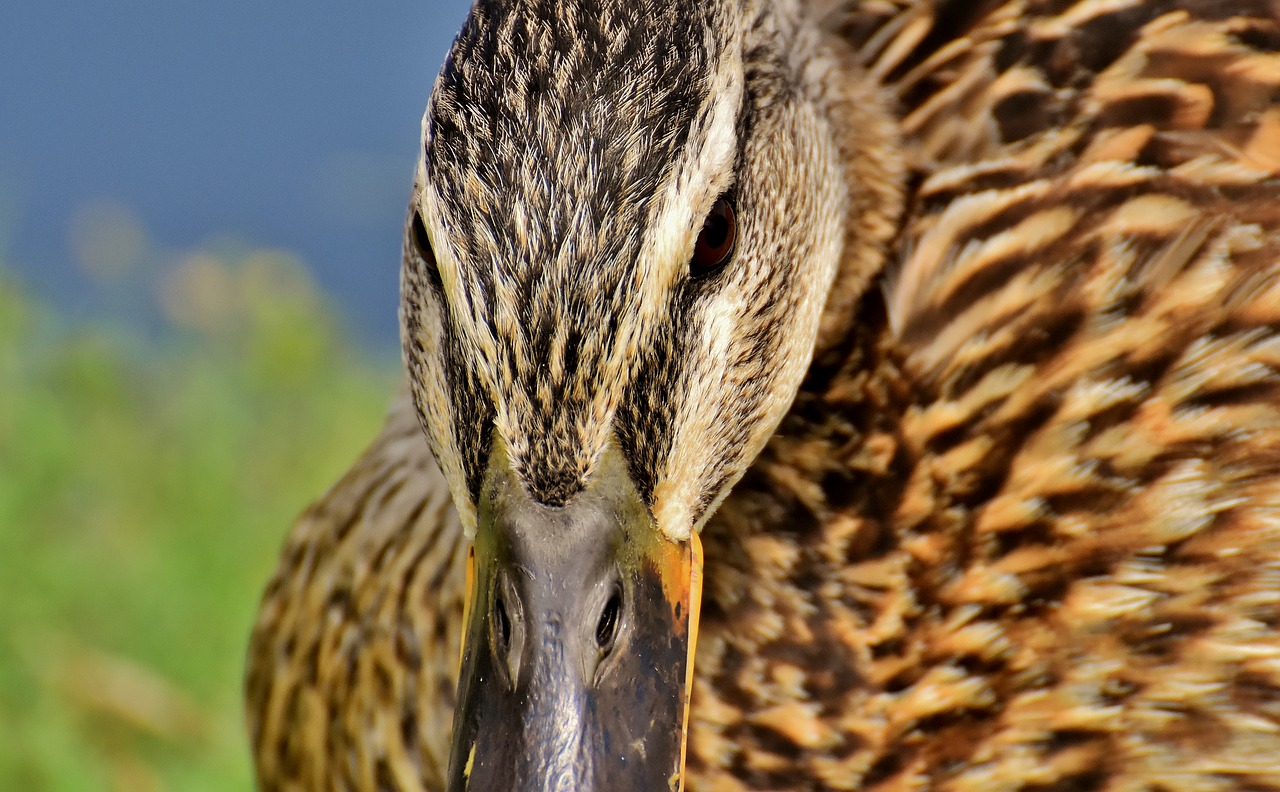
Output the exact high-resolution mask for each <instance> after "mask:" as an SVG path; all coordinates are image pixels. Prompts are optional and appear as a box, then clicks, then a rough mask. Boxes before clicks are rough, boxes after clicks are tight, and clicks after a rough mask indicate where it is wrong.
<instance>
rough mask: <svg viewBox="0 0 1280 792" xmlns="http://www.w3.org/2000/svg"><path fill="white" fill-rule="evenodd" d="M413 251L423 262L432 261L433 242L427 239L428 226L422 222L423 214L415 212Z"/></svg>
mask: <svg viewBox="0 0 1280 792" xmlns="http://www.w3.org/2000/svg"><path fill="white" fill-rule="evenodd" d="M411 234H412V236H411V237H410V238H411V239H412V240H413V250H414V252H415V253H417V254H418V256H419V257H421V258H422V260H423V261H431V259H432V258H433V257H432V255H431V240H430V239H429V238H428V237H427V226H426V224H424V223H423V222H422V212H419V211H417V210H416V209H415V210H414V212H413V228H412V229H411Z"/></svg>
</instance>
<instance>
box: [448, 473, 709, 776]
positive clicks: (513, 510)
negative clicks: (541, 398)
mask: <svg viewBox="0 0 1280 792" xmlns="http://www.w3.org/2000/svg"><path fill="white" fill-rule="evenodd" d="M478 517H479V519H478V527H477V533H476V539H475V542H474V544H473V546H472V555H471V558H470V561H469V574H468V586H469V588H470V591H469V592H468V604H467V609H466V616H465V618H466V632H465V634H464V638H463V649H462V663H461V671H460V675H459V683H458V698H457V705H456V709H455V712H454V722H453V744H452V749H451V754H450V760H449V784H448V789H449V790H450V792H461V791H462V790H476V791H477V792H478V791H480V790H483V791H484V792H535V791H536V792H549V791H550V790H556V791H559V790H574V791H581V792H587V791H589V790H599V791H600V792H604V791H605V790H609V791H610V792H612V791H614V790H617V791H619V792H622V791H624V790H636V792H654V790H670V791H671V792H679V790H681V789H683V787H684V778H683V777H684V754H685V738H686V733H687V727H688V709H689V693H690V685H691V682H692V676H693V656H694V647H695V642H696V637H697V626H698V625H697V619H698V610H699V605H700V595H701V582H702V550H701V545H700V543H699V541H698V538H697V534H696V533H694V534H691V538H690V539H689V540H687V541H683V542H677V541H672V540H670V539H668V538H667V537H666V536H665V535H664V534H663V533H662V532H661V531H660V530H659V529H658V528H657V526H656V525H655V523H654V521H653V519H652V517H651V515H650V513H649V510H648V509H647V507H646V506H645V505H644V503H643V501H642V499H641V498H640V496H639V494H638V492H637V491H636V488H635V486H634V484H633V483H632V481H631V479H630V476H629V475H628V473H627V471H626V465H625V464H624V463H623V462H622V460H621V458H620V456H619V455H618V453H617V452H616V451H612V450H611V451H609V452H607V453H606V455H605V458H604V459H602V461H601V463H600V465H599V466H598V468H597V471H596V473H595V474H594V475H593V476H592V479H591V482H590V484H589V486H588V488H587V489H586V490H584V491H582V492H581V493H579V494H578V495H577V496H575V497H574V498H573V500H571V501H570V502H569V503H568V504H566V505H564V506H560V507H551V506H546V505H543V504H540V503H537V502H535V501H534V500H533V499H531V498H529V497H528V495H527V494H526V493H525V491H524V489H523V487H522V486H521V485H520V483H519V482H518V480H517V479H516V477H515V475H514V474H513V473H512V471H511V469H510V464H509V462H508V461H507V457H506V454H505V453H504V452H503V450H502V449H501V448H498V449H496V450H495V452H494V453H493V455H492V457H491V460H490V465H489V470H488V473H487V475H486V480H485V485H484V487H483V491H482V496H481V503H480V509H479V515H478Z"/></svg>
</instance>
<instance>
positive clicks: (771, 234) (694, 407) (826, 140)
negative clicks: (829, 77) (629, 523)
mask: <svg viewBox="0 0 1280 792" xmlns="http://www.w3.org/2000/svg"><path fill="white" fill-rule="evenodd" d="M757 128H758V130H759V132H758V134H757V136H756V137H755V138H754V139H753V141H752V143H751V145H749V147H748V149H747V152H746V160H747V162H748V163H749V168H748V170H747V174H746V178H747V180H748V182H747V183H744V185H743V190H744V194H745V193H746V192H747V191H750V194H751V200H750V203H749V208H750V213H749V214H745V213H744V214H743V216H742V217H741V222H740V229H741V232H742V237H741V238H740V240H739V244H740V245H741V246H742V247H740V248H739V258H738V260H736V261H734V262H732V263H731V264H730V266H731V267H734V268H735V270H734V272H735V274H734V276H733V279H732V282H729V283H726V284H725V285H724V286H723V287H721V291H720V293H719V295H717V296H716V297H715V298H713V299H711V300H709V301H708V302H707V303H706V307H705V308H704V309H703V310H702V311H701V313H700V315H699V321H698V322H697V323H696V326H698V327H699V328H700V331H699V332H698V336H697V337H698V340H699V342H700V343H698V344H696V346H695V349H694V350H693V351H691V353H690V354H689V359H688V360H686V361H683V370H684V380H683V385H682V389H681V392H680V393H679V394H673V396H672V398H676V399H679V404H680V410H679V412H678V414H677V415H676V416H675V424H674V426H673V427H672V444H671V447H670V451H669V454H668V457H667V459H666V460H665V464H664V465H663V470H662V472H661V475H660V476H659V477H658V480H657V483H656V485H655V488H654V495H653V509H654V516H655V518H656V519H657V521H658V524H659V526H660V527H661V529H662V530H663V532H664V533H665V534H666V535H667V536H669V537H671V538H672V539H675V540H683V539H687V538H688V536H689V534H690V533H691V532H692V531H694V530H697V529H698V528H700V527H701V525H702V524H703V523H704V522H705V520H706V519H707V518H708V517H709V516H710V515H711V514H712V513H713V512H714V510H715V507H716V506H717V505H718V504H719V502H720V501H721V500H722V499H723V497H724V496H725V495H726V494H727V493H728V491H729V489H730V488H731V487H732V485H733V484H734V483H735V482H736V481H737V480H738V478H740V477H741V475H742V473H743V472H745V470H746V468H747V467H748V466H749V465H750V463H751V461H752V460H753V459H754V458H755V456H756V455H757V454H758V453H759V452H760V449H761V448H763V446H764V444H765V443H766V442H767V441H768V439H769V437H771V436H772V434H773V432H774V430H775V429H776V427H777V425H778V423H779V422H780V421H781V420H782V417H783V416H784V415H785V414H786V411H787V409H789V407H790V405H791V403H792V401H793V400H794V398H795V394H796V391H797V390H798V388H799V386H800V382H801V381H802V379H803V377H804V374H805V372H806V371H807V370H808V367H809V363H810V361H811V359H812V355H813V345H814V341H815V339H816V337H817V332H818V326H819V322H820V319H821V316H822V309H823V306H824V304H825V300H826V295H827V292H828V291H829V289H830V286H831V283H832V280H833V278H834V277H835V272H836V269H837V267H838V265H839V262H840V259H841V255H842V253H843V240H844V226H843V218H844V217H845V216H846V215H847V209H848V196H847V193H846V191H845V188H844V186H843V184H844V182H843V180H842V176H841V170H840V162H839V158H838V154H837V152H836V149H835V147H834V145H833V143H832V142H831V141H832V137H831V131H830V129H829V128H828V126H827V125H826V122H824V121H822V120H821V119H820V118H819V117H818V115H817V112H816V109H815V108H812V107H810V106H807V105H799V106H796V105H792V106H790V107H787V108H778V109H777V110H776V112H775V113H773V114H771V115H770V116H768V117H767V118H766V119H764V120H762V121H760V122H758V127H757ZM779 140H782V141H794V147H790V146H789V147H786V148H782V147H779V146H778V145H777V141H779ZM763 141H770V143H769V144H768V145H767V146H766V144H765V143H764V142H763ZM760 339H766V341H765V342H764V344H763V346H761V341H760ZM717 486H719V487H720V489H719V490H717V491H715V492H709V491H708V490H709V489H711V488H714V487H717ZM708 499H709V500H710V503H706V502H705V501H707V500H708Z"/></svg>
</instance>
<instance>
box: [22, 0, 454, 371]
mask: <svg viewBox="0 0 1280 792" xmlns="http://www.w3.org/2000/svg"><path fill="white" fill-rule="evenodd" d="M467 6H468V4H467V3H464V2H462V0H384V1H383V2H377V3H350V2H336V1H335V0H319V1H318V2H301V1H300V0H275V1H274V2H265V3H264V2H251V1H250V0H223V1H221V2H207V1H206V2H191V0H185V1H183V0H178V1H176V2H175V1H173V0H116V1H115V2H108V3H87V2H83V1H82V0H78V1H73V0H44V1H43V2H41V1H40V0H17V2H16V3H15V2H14V0H8V2H6V3H5V4H4V10H3V11H0V75H2V76H0V253H3V255H4V256H5V259H6V260H7V262H8V265H9V266H10V268H12V269H14V270H16V271H17V272H18V273H19V274H20V275H21V276H22V277H23V278H24V280H25V281H26V282H27V283H28V284H30V286H31V288H33V289H34V290H35V291H36V292H37V293H38V294H41V295H47V296H48V297H50V298H51V299H52V300H54V302H55V303H56V304H57V305H58V306H60V307H63V308H64V309H66V310H67V311H69V312H71V313H72V314H73V315H84V316H90V315H94V314H97V313H101V312H107V313H110V312H112V311H115V312H123V313H131V314H137V313H138V311H140V310H141V308H142V301H141V298H140V297H139V296H138V295H137V294H136V292H137V291H138V289H136V288H133V289H130V290H129V291H130V292H131V293H132V296H133V297H134V298H135V300H134V304H130V303H129V301H128V300H126V299H125V296H124V295H121V294H118V293H117V294H114V295H113V294H108V293H104V292H106V291H109V290H108V289H104V288H103V287H102V284H101V281H103V280H111V276H120V275H121V274H123V273H122V272H120V271H122V270H124V271H128V270H130V268H132V269H133V270H141V272H137V273H136V274H138V275H140V276H146V277H149V278H152V279H159V278H161V277H162V275H163V270H164V269H165V268H167V267H171V266H173V265H174V264H175V263H176V262H177V261H178V260H179V259H180V258H181V256H180V253H181V252H182V251H187V250H191V249H196V248H202V247H209V246H212V247H215V248H216V247H225V246H235V245H248V246H253V247H271V248H283V249H286V250H290V251H293V252H295V253H296V254H297V255H298V256H299V257H300V258H301V259H302V260H303V261H305V262H306V264H307V266H308V267H310V268H311V269H312V271H313V272H314V274H315V276H316V278H317V279H318V281H319V283H320V285H321V287H322V288H324V289H325V290H327V291H328V292H330V293H332V294H333V295H334V296H335V297H336V298H337V301H338V304H339V305H340V306H341V308H342V310H344V311H345V312H346V313H347V314H348V315H349V317H350V319H351V327H352V329H353V332H355V333H356V334H357V335H358V336H359V337H360V339H361V340H362V341H363V342H368V343H371V344H376V345H379V346H384V345H393V344H394V339H395V294H396V271H397V267H398V263H399V245H400V234H401V227H402V224H403V222H404V212H405V207H406V206H407V200H408V194H409V189H410V180H411V178H412V168H413V162H414V159H415V156H416V151H417V137H418V129H419V121H420V119H421V114H422V108H423V107H424V105H425V103H426V99H427V96H428V95H429V93H430V89H431V85H432V82H433V81H434V79H435V76H436V73H437V71H438V69H439V67H440V63H441V62H442V60H443V58H444V54H445V52H446V50H447V47H448V44H449V42H450V41H451V40H452V38H453V35H454V33H455V32H456V31H457V29H458V27H459V26H460V24H461V22H462V19H463V17H464V16H465V14H466V9H467ZM104 234H105V238H104ZM104 270H106V272H104ZM126 280H128V279H126ZM123 290H124V289H117V291H123Z"/></svg>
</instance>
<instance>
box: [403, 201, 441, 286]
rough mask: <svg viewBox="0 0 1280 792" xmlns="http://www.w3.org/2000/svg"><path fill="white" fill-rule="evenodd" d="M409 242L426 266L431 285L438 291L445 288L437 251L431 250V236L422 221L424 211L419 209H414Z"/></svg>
mask: <svg viewBox="0 0 1280 792" xmlns="http://www.w3.org/2000/svg"><path fill="white" fill-rule="evenodd" d="M409 243H410V244H411V245H412V246H413V253H414V255H416V256H417V257H418V259H419V260H420V261H421V262H422V263H423V266H424V267H425V268H426V272H427V278H428V279H429V280H430V282H431V285H432V286H434V287H435V289H436V291H437V292H441V291H443V290H444V285H443V283H442V281H441V279H440V270H439V269H438V266H437V264H436V257H435V253H434V252H432V250H431V238H430V237H429V236H427V226H426V224H425V223H423V222H422V212H420V211H418V210H417V209H415V210H413V220H412V221H411V222H410V224H409Z"/></svg>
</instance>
